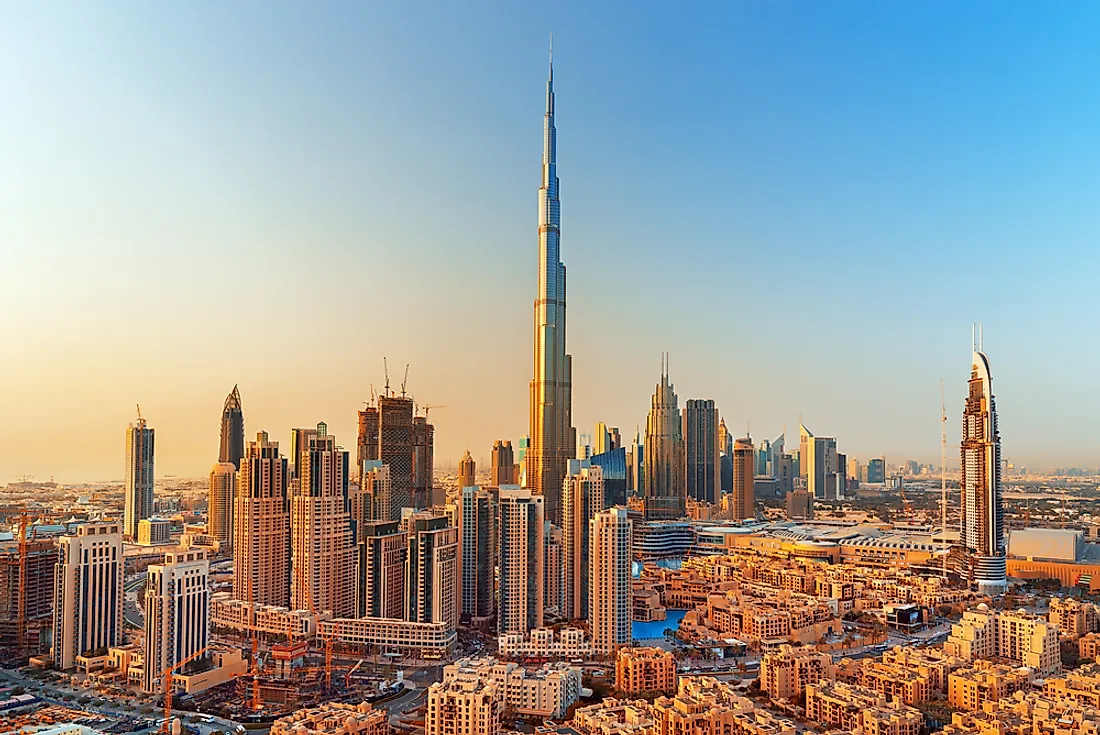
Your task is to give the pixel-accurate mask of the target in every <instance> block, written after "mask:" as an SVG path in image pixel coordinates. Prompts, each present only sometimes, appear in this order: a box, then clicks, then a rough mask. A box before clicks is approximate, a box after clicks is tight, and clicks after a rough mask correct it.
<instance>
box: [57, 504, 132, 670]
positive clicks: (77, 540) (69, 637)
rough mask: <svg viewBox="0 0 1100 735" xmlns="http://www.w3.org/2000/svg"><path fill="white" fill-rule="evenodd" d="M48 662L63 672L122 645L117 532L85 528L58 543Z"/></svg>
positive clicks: (104, 526)
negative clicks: (96, 653) (78, 661)
mask: <svg viewBox="0 0 1100 735" xmlns="http://www.w3.org/2000/svg"><path fill="white" fill-rule="evenodd" d="M57 546H58V550H59V552H60V553H59V555H58V561H57V567H56V572H55V574H54V612H53V662H54V666H55V667H56V668H58V669H61V670H62V671H64V670H65V669H70V668H72V667H73V666H74V665H76V658H77V656H82V655H84V654H86V653H90V652H92V651H98V650H105V649H107V648H108V647H110V646H117V645H118V644H119V643H121V642H122V602H123V594H122V584H123V580H124V578H125V568H124V564H123V558H122V527H121V526H120V525H119V524H118V523H117V522H110V523H85V524H83V525H81V526H78V527H77V529H76V535H75V536H62V537H61V538H59V539H58V540H57Z"/></svg>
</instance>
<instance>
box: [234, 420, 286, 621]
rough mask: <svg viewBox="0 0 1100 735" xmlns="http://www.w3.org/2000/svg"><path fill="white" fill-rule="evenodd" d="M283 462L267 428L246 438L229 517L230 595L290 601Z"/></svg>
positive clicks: (263, 602)
mask: <svg viewBox="0 0 1100 735" xmlns="http://www.w3.org/2000/svg"><path fill="white" fill-rule="evenodd" d="M287 476H288V472H287V461H286V458H285V457H281V456H279V442H273V441H269V440H268V436H267V432H264V431H261V432H259V433H258V434H257V435H256V441H254V442H249V443H248V447H246V449H245V455H244V459H243V460H242V461H241V471H240V474H239V475H238V476H237V498H236V502H235V506H234V507H235V512H234V519H233V597H234V598H235V599H238V600H244V601H246V602H253V603H255V604H257V605H275V606H277V607H288V606H289V605H290V501H289V498H288V496H287Z"/></svg>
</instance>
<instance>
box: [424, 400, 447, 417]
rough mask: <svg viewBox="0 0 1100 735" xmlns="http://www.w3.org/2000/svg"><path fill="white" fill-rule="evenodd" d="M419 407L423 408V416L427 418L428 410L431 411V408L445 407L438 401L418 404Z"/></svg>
mask: <svg viewBox="0 0 1100 735" xmlns="http://www.w3.org/2000/svg"><path fill="white" fill-rule="evenodd" d="M420 408H421V409H423V410H424V418H425V419H427V418H428V412H429V411H431V410H432V409H433V408H446V406H444V405H441V404H439V403H431V404H427V403H426V404H424V405H423V406H420Z"/></svg>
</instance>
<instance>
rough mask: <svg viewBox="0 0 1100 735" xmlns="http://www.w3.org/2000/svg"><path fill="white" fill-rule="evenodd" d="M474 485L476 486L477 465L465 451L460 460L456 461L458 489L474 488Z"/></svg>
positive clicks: (468, 451)
mask: <svg viewBox="0 0 1100 735" xmlns="http://www.w3.org/2000/svg"><path fill="white" fill-rule="evenodd" d="M475 485H477V463H476V462H474V458H473V457H471V456H470V450H469V449H467V450H466V453H465V454H463V455H462V459H460V460H458V489H459V490H461V489H462V488H464V487H474V486H475Z"/></svg>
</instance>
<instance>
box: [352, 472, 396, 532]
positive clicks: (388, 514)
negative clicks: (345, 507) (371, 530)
mask: <svg viewBox="0 0 1100 735" xmlns="http://www.w3.org/2000/svg"><path fill="white" fill-rule="evenodd" d="M349 501H350V502H349V505H350V508H351V520H352V522H353V523H355V525H356V526H360V525H362V524H364V523H370V522H372V521H389V520H390V519H391V518H392V517H393V512H392V509H391V507H390V468H389V467H388V466H386V465H384V464H382V461H381V460H377V459H365V460H363V464H362V465H360V467H359V484H358V486H351V487H350V488H349Z"/></svg>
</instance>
